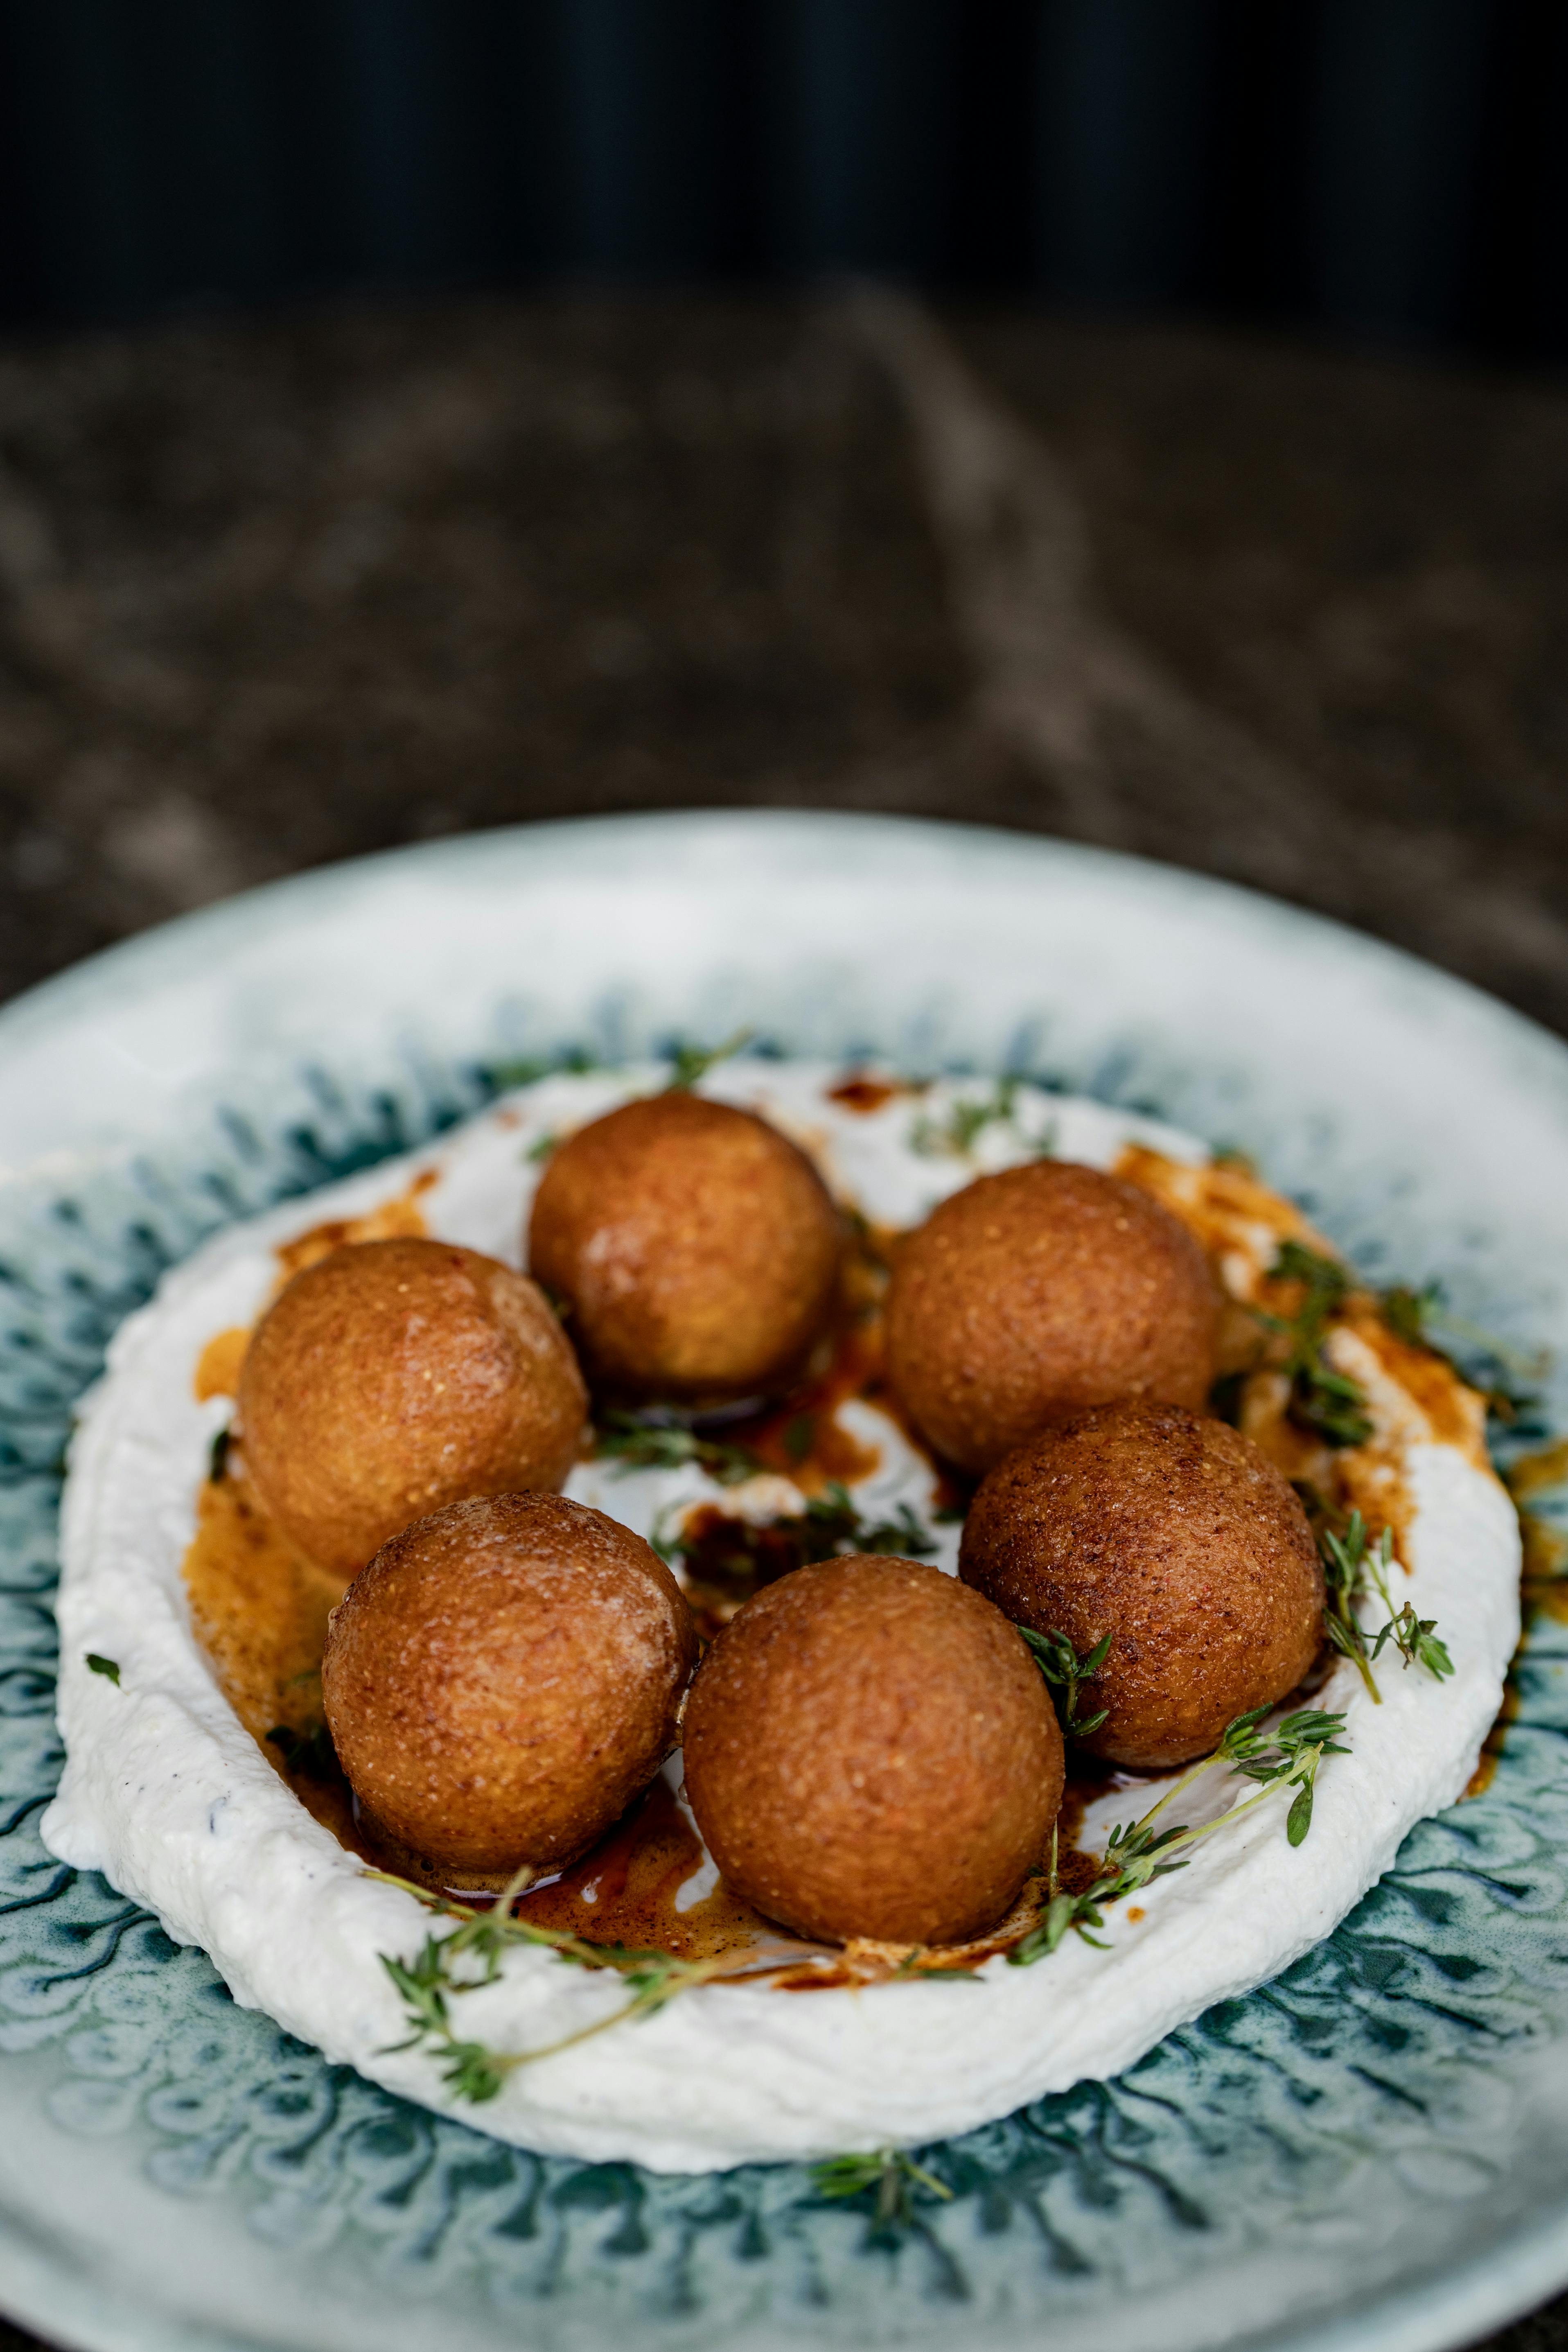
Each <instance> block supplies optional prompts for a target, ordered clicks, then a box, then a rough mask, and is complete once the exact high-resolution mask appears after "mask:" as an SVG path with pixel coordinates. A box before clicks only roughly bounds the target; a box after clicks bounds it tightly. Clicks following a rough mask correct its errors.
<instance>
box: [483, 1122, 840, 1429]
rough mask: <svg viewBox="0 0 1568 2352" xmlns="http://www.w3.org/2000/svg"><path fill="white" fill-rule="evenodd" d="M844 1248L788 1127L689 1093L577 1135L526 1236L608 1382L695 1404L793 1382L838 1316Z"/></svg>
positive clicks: (587, 1358)
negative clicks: (834, 1308)
mask: <svg viewBox="0 0 1568 2352" xmlns="http://www.w3.org/2000/svg"><path fill="white" fill-rule="evenodd" d="M841 1245H842V1236H841V1232H840V1227H839V1221H838V1215H837V1211H836V1210H835V1208H834V1205H833V1202H832V1201H831V1200H830V1198H829V1197H828V1193H827V1191H826V1187H825V1186H824V1184H823V1182H822V1180H821V1178H820V1177H819V1176H818V1175H817V1173H816V1169H815V1168H813V1166H812V1164H811V1162H810V1160H807V1158H806V1157H805V1153H804V1152H803V1151H800V1150H797V1149H796V1147H795V1145H794V1144H793V1143H792V1142H790V1140H789V1139H788V1138H787V1136H784V1135H781V1134H780V1133H779V1131H778V1129H776V1128H773V1127H770V1126H769V1125H768V1123H767V1121H766V1120H765V1119H762V1118H755V1117H754V1116H753V1115H752V1112H750V1111H744V1110H732V1109H731V1108H730V1107H729V1106H728V1105H727V1104H725V1103H716V1102H708V1101H706V1100H704V1098H703V1097H701V1096H700V1095H693V1094H689V1093H687V1092H685V1091H684V1090H680V1089H676V1090H672V1091H671V1092H669V1093H668V1094H662V1095H654V1096H652V1097H649V1098H648V1099H647V1100H646V1101H642V1102H632V1103H626V1105H625V1106H624V1107H623V1108H621V1109H619V1110H613V1111H611V1112H610V1113H609V1114H608V1115H607V1117H605V1118H596V1119H595V1120H594V1121H593V1122H592V1123H591V1125H589V1126H587V1127H584V1128H580V1129H578V1131H577V1133H576V1134H575V1135H574V1136H571V1137H569V1138H568V1139H567V1141H566V1142H564V1143H563V1145H562V1146H561V1148H560V1150H558V1151H557V1152H556V1153H555V1155H554V1157H553V1158H552V1160H551V1162H550V1165H549V1166H548V1168H547V1169H546V1170H545V1172H544V1179H543V1181H542V1184H541V1185H540V1188H539V1192H538V1194H537V1196H536V1198H535V1201H534V1204H533V1214H532V1219H531V1224H530V1228H529V1236H528V1255H529V1264H530V1265H531V1267H532V1269H533V1271H534V1273H535V1274H536V1275H537V1276H538V1277H539V1279H540V1281H541V1282H542V1283H544V1284H545V1285H546V1286H548V1287H549V1289H551V1290H552V1292H554V1294H555V1295H556V1297H560V1298H563V1299H564V1300H566V1301H567V1302H568V1303H569V1305H570V1307H571V1317H570V1326H571V1330H572V1335H573V1338H574V1340H575V1342H576V1344H577V1347H578V1349H580V1350H581V1352H582V1355H583V1359H584V1363H585V1365H586V1366H587V1368H588V1370H589V1373H590V1377H591V1378H592V1379H593V1380H594V1381H595V1383H596V1384H599V1385H601V1386H603V1387H605V1388H606V1389H608V1390H610V1391H615V1392H617V1393H619V1394H622V1395H626V1396H630V1397H641V1398H661V1399H668V1400H670V1401H672V1402H685V1403H692V1404H700V1403H704V1402H714V1403H718V1402H724V1401H726V1400H730V1399H734V1398H738V1397H743V1396H752V1395H756V1394H760V1393H764V1392H766V1391H769V1390H772V1389H774V1388H776V1387H777V1386H779V1385H780V1383H781V1382H783V1381H787V1379H788V1378H789V1376H790V1375H791V1374H792V1373H793V1372H794V1371H795V1370H796V1369H797V1368H798V1367H799V1365H800V1363H801V1361H802V1360H803V1358H804V1357H805V1354H806V1353H807V1351H808V1349H810V1347H811V1345H812V1342H813V1341H814V1340H815V1339H816V1338H817V1336H818V1334H819V1333H820V1332H821V1330H822V1328H823V1325H824V1323H825V1321H826V1318H827V1314H828V1311H829V1308H830V1307H831V1305H832V1302H833V1297H834V1292H835V1287H836V1284H837V1275H838V1265H839V1257H840V1251H841Z"/></svg>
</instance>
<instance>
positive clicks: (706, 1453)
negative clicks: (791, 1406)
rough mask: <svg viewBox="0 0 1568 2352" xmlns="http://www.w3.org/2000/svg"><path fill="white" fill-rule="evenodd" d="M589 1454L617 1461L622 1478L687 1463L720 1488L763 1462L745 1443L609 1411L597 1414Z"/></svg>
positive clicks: (754, 1471) (737, 1483)
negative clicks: (741, 1443) (730, 1442)
mask: <svg viewBox="0 0 1568 2352" xmlns="http://www.w3.org/2000/svg"><path fill="white" fill-rule="evenodd" d="M594 1454H595V1460H598V1461H605V1460H613V1461H616V1462H618V1463H619V1464H620V1465H621V1474H622V1475H623V1476H625V1475H627V1474H629V1473H630V1472H631V1471H633V1470H680V1469H684V1468H685V1466H686V1465H687V1464H688V1463H689V1462H693V1463H695V1464H696V1465H697V1467H698V1468H699V1469H700V1470H706V1471H707V1473H708V1475H709V1476H710V1478H716V1479H717V1480H718V1482H719V1484H720V1486H740V1485H741V1484H742V1480H744V1479H747V1478H754V1477H755V1476H756V1475H757V1473H758V1471H760V1470H761V1469H762V1468H763V1463H762V1462H761V1460H760V1459H759V1457H758V1456H757V1455H756V1454H753V1453H752V1451H751V1449H750V1448H749V1447H748V1446H744V1445H731V1444H729V1443H728V1441H727V1440H725V1439H723V1438H719V1437H704V1436H701V1435H700V1433H698V1432H697V1431H696V1430H694V1429H689V1428H688V1427H687V1426H686V1425H685V1423H682V1422H673V1421H641V1420H639V1419H638V1417H637V1414H636V1413H633V1412H619V1411H616V1410H614V1409H612V1410H611V1411H609V1412H605V1413H603V1414H601V1416H600V1419H599V1424H598V1430H597V1433H596V1439H595V1446H594Z"/></svg>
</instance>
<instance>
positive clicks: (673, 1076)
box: [664, 1028, 756, 1095]
mask: <svg viewBox="0 0 1568 2352" xmlns="http://www.w3.org/2000/svg"><path fill="white" fill-rule="evenodd" d="M755 1035H756V1031H755V1030H754V1029H750V1028H747V1029H737V1030H736V1031H735V1032H734V1034H733V1035H732V1036H729V1037H726V1038H725V1040H724V1042H723V1044H722V1045H687V1044H686V1043H685V1041H684V1040H683V1039H681V1038H679V1037H678V1038H677V1039H676V1041H675V1043H674V1045H672V1046H671V1047H670V1051H669V1068H670V1075H669V1077H668V1081H667V1083H666V1086H665V1089H664V1091H665V1093H666V1094H667V1095H673V1094H679V1093H681V1092H683V1091H684V1090H685V1089H686V1088H687V1087H694V1086H695V1085H696V1084H697V1081H698V1079H699V1078H705V1077H706V1076H707V1075H708V1073H709V1071H710V1069H712V1068H713V1066H714V1065H715V1064H716V1063H718V1062H728V1061H730V1060H731V1058H732V1056H733V1055H736V1054H738V1053H740V1052H741V1051H742V1048H743V1047H744V1046H747V1045H750V1044H751V1042H752V1038H753V1037H754V1036H755Z"/></svg>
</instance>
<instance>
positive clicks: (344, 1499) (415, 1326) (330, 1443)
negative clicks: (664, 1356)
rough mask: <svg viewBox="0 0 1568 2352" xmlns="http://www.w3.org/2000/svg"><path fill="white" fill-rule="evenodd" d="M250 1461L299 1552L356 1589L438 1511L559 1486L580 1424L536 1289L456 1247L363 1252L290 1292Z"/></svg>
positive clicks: (260, 1375) (256, 1361)
mask: <svg viewBox="0 0 1568 2352" xmlns="http://www.w3.org/2000/svg"><path fill="white" fill-rule="evenodd" d="M238 1404H239V1427H240V1433H241V1436H242V1439H243V1443H244V1446H245V1462H246V1467H247V1470H248V1472H249V1474H250V1475H251V1477H252V1478H253V1479H254V1481H255V1483H256V1486H257V1487H258V1491H259V1493H260V1495H261V1498H262V1500H263V1502H264V1503H265V1504H266V1506H267V1507H268V1511H269V1512H270V1513H271V1515H272V1517H274V1519H276V1521H277V1523H278V1525H279V1527H280V1528H282V1530H283V1532H284V1534H285V1535H286V1536H287V1537H288V1538H289V1540H290V1541H291V1542H292V1543H294V1544H297V1545H298V1546H299V1548H300V1550H301V1551H303V1552H304V1553H306V1554H307V1555H308V1557H309V1558H310V1559H313V1560H315V1561H316V1562H318V1564H319V1565H320V1566H321V1567H322V1568H326V1569H331V1570H335V1571H337V1572H338V1573H339V1574H341V1575H343V1576H352V1575H353V1573H354V1571H355V1570H357V1569H361V1568H363V1566H364V1564H365V1562H366V1560H367V1559H370V1557H371V1555H372V1553H373V1552H374V1551H375V1550H376V1549H378V1548H379V1547H380V1546H381V1545H382V1544H384V1542H385V1541H386V1539H387V1538H388V1536H392V1535H395V1534H396V1532H397V1530H398V1528H405V1527H407V1525H408V1524H409V1522H410V1520H412V1519H417V1518H423V1517H425V1515H426V1512H429V1511H433V1510H436V1509H437V1508H438V1507H439V1506H440V1505H441V1504H443V1503H452V1502H457V1501H459V1500H460V1499H461V1498H463V1497H464V1496H469V1495H498V1494H504V1493H506V1492H508V1491H509V1490H510V1489H511V1488H515V1487H524V1486H559V1485H560V1484H561V1481H562V1480H563V1478H564V1477H565V1475H566V1474H567V1472H568V1471H569V1470H570V1469H571V1467H572V1464H573V1462H574V1460H575V1458H576V1453H577V1445H578V1442H579V1439H580V1438H581V1435H582V1431H583V1423H584V1417H585V1416H586V1413H587V1410H588V1398H587V1391H586V1390H585V1389H584V1385H583V1376H582V1374H581V1372H579V1370H577V1361H576V1359H575V1357H574V1355H573V1353H572V1349H571V1347H570V1345H569V1344H568V1342H567V1339H566V1338H565V1335H564V1334H563V1331H562V1328H561V1326H560V1324H559V1323H558V1321H557V1320H556V1318H555V1317H554V1315H553V1314H552V1312H551V1308H550V1303H549V1301H548V1300H547V1299H546V1298H545V1297H544V1296H543V1294H542V1291H541V1290H540V1288H539V1286H538V1285H537V1284H536V1283H532V1282H530V1281H529V1279H528V1277H527V1276H525V1275H521V1274H514V1273H513V1272H512V1270H511V1268H510V1266H505V1265H501V1264H500V1261H499V1260H498V1259H496V1258H493V1257H481V1255H479V1251H478V1250H470V1249H460V1248H458V1246H457V1244H454V1243H451V1242H435V1241H414V1240H405V1241H387V1242H356V1243H353V1244H350V1245H348V1246H347V1247H345V1248H342V1249H337V1250H333V1251H332V1253H331V1255H330V1256H328V1257H324V1258H321V1260H319V1261H318V1263H317V1264H316V1265H312V1266H308V1267H307V1268H306V1269H305V1271H304V1273H302V1274H297V1275H296V1276H294V1279H293V1281H292V1282H290V1283H289V1285H288V1286H287V1288H286V1289H284V1290H283V1291H281V1292H280V1293H279V1297H277V1298H276V1299H275V1300H274V1301H273V1303H272V1305H271V1307H269V1308H268V1311H267V1313H266V1314H265V1315H264V1316H263V1318H262V1319H261V1321H260V1322H259V1323H258V1326H257V1328H256V1332H255V1335H254V1337H253V1338H252V1339H251V1342H250V1345H249V1347H248V1348H247V1350H246V1356H245V1362H244V1365H243V1367H242V1369H241V1371H240V1378H239V1399H238Z"/></svg>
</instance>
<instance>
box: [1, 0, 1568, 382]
mask: <svg viewBox="0 0 1568 2352" xmlns="http://www.w3.org/2000/svg"><path fill="white" fill-rule="evenodd" d="M1565 118H1568V8H1564V7H1563V5H1562V0H1294V5H1292V0H1281V5H1258V0H746V5H736V0H0V318H4V320H5V321H7V322H9V323H11V324H12V325H19V324H26V323H29V322H33V321H39V322H43V321H51V320H53V321H70V320H96V319H114V318H123V317H128V316H134V315H137V314H140V313H144V312H148V311H158V310H169V309H172V308H179V307H182V306H191V305H202V306H210V305H213V304H220V303H252V302H257V301H274V300H280V299H289V298H292V297H297V296H300V295H301V294H310V293H312V292H316V291H321V290H324V289H332V288H342V287H354V286H363V287H388V286H399V287H428V286H435V285H465V284H466V285H516V284H525V283H531V282H538V281H541V280H550V279H559V278H599V279H607V280H613V281H622V282H626V281H632V282H636V281H643V282H656V281H661V280H662V281H671V280H675V281H687V282H690V281H694V280H700V279H704V278H731V279H737V278H738V279H753V280H762V279H769V278H772V279H774V280H777V279H789V278H805V277H811V276H815V275H819V274H823V273H833V272H842V271H850V270H859V271H876V272H884V273H891V274H893V275H896V276H900V277H905V278H911V279H916V280H920V281H922V282H925V283H928V284H930V285H932V286H934V287H937V288H947V289H954V288H963V287H974V288H984V289H990V290H996V291H1006V292H1011V293H1015V294H1025V295H1026V294H1029V293H1037V294H1039V295H1040V296H1042V297H1044V298H1046V299H1051V300H1054V301H1058V302H1067V303H1073V304H1082V305H1089V306H1101V305H1110V306H1116V305H1122V306H1129V307H1136V308H1138V309H1140V310H1151V309H1153V310H1174V309H1196V310H1202V311H1205V312H1208V313H1210V314H1215V313H1220V314H1228V315H1231V316H1237V317H1251V318H1257V319H1259V320H1268V321H1285V322H1294V323H1301V324H1313V325H1317V326H1320V327H1322V328H1326V329H1328V330H1331V331H1340V332H1343V333H1348V334H1351V335H1355V336H1363V337H1368V338H1374V339H1378V340H1382V341H1388V340H1394V341H1428V342H1447V343H1461V344H1468V345H1469V346H1470V347H1472V348H1475V349H1479V350H1483V351H1496V352H1506V353H1508V354H1510V356H1511V355H1526V356H1539V357H1545V358H1555V357H1560V356H1561V355H1562V354H1563V352H1564V351H1565V350H1568V138H1565V136H1564V125H1565Z"/></svg>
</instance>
